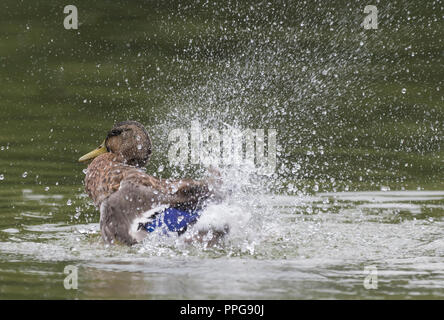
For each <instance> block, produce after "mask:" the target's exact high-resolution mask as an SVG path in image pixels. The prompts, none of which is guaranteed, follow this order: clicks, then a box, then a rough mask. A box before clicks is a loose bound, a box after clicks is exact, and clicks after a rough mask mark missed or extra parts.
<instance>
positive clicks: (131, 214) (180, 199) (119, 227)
mask: <svg viewBox="0 0 444 320" xmlns="http://www.w3.org/2000/svg"><path fill="white" fill-rule="evenodd" d="M151 154H152V142H151V138H150V136H149V134H148V132H147V130H146V128H145V127H144V126H143V125H142V124H141V123H139V122H137V121H132V120H131V121H122V122H118V123H116V124H115V125H114V126H113V127H112V128H111V130H110V131H108V133H107V135H106V138H105V140H104V141H103V143H102V144H101V145H100V146H99V147H97V148H96V149H94V150H92V151H91V152H89V153H87V154H85V155H83V156H82V157H80V158H79V162H82V163H85V162H90V163H89V165H88V167H87V169H86V175H85V181H84V185H85V191H86V193H87V194H88V196H89V197H90V198H91V200H92V201H93V203H94V205H95V206H96V207H97V208H98V209H99V211H100V233H101V237H102V239H103V240H104V242H105V243H106V244H126V245H129V246H132V245H134V244H137V243H140V242H142V241H143V240H144V239H145V238H147V236H148V235H149V234H150V233H152V232H154V231H156V230H160V231H159V232H160V234H167V235H168V234H171V233H173V234H176V233H177V235H178V236H180V235H182V234H184V233H185V232H186V231H187V229H188V228H189V227H190V226H191V225H193V224H195V223H196V222H197V221H198V219H199V217H200V214H201V212H202V209H203V207H204V206H205V204H206V203H208V201H209V200H210V199H211V198H215V197H216V192H215V190H216V184H215V181H216V180H217V179H214V178H211V179H206V180H194V179H190V178H184V179H179V180H171V179H160V178H156V177H154V176H151V175H149V174H148V173H147V171H146V168H145V166H146V165H147V163H148V162H149V159H150V157H151ZM223 233H225V231H222V232H215V233H212V234H214V235H215V237H216V236H217V237H220V236H221V235H222V234H223ZM198 237H199V238H200V239H202V238H203V234H202V233H199V234H198Z"/></svg>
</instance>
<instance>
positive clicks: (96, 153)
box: [79, 141, 108, 162]
mask: <svg viewBox="0 0 444 320" xmlns="http://www.w3.org/2000/svg"><path fill="white" fill-rule="evenodd" d="M105 152H108V150H107V149H106V147H105V141H103V143H102V144H101V145H100V146H98V147H97V149H94V150H93V151H91V152H88V153H87V154H85V155H84V156H82V157H80V158H79V162H85V161H88V160H91V159H94V158H95V157H97V156H100V155H101V154H103V153H105Z"/></svg>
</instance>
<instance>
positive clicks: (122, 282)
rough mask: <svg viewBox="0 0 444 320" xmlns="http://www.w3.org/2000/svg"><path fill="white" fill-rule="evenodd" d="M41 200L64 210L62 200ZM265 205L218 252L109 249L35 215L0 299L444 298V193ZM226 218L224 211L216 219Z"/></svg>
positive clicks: (9, 248)
mask: <svg viewBox="0 0 444 320" xmlns="http://www.w3.org/2000/svg"><path fill="white" fill-rule="evenodd" d="M25 194H27V195H26V196H27V197H29V196H30V194H32V193H31V192H25ZM31 198H32V199H33V200H34V201H48V203H51V202H52V201H56V202H59V203H60V202H61V203H65V199H64V197H63V196H61V195H55V196H49V195H47V196H43V195H39V194H34V195H33V196H32V197H31ZM255 202H257V206H256V207H255V208H254V211H255V213H254V214H252V215H251V217H249V220H248V221H244V222H242V221H241V220H239V219H232V218H233V217H234V216H233V213H231V214H230V215H229V216H228V217H229V218H230V219H229V220H228V221H229V223H230V226H231V227H232V231H231V234H230V236H229V237H228V238H227V239H226V240H225V244H224V245H223V246H222V247H217V248H205V247H202V246H201V245H196V244H195V245H185V244H184V243H181V241H180V238H179V239H170V240H171V241H161V242H155V240H154V239H153V240H151V239H150V240H149V241H147V242H146V243H144V244H140V245H137V246H134V247H132V248H127V247H118V246H114V247H107V246H105V245H104V244H103V243H102V242H101V240H100V236H99V230H98V225H97V223H86V224H76V225H67V224H66V223H63V222H59V223H44V220H45V219H43V220H42V217H40V216H39V215H34V216H27V218H28V219H32V220H26V221H27V222H26V223H23V224H21V227H20V229H17V228H4V229H2V230H1V231H0V233H1V238H2V242H1V243H0V258H1V259H0V260H1V261H3V262H2V264H1V265H0V273H1V274H2V279H3V282H4V283H6V284H7V285H5V286H2V288H1V289H0V294H1V296H2V297H25V298H31V297H34V298H35V297H40V294H41V290H42V287H45V286H47V285H48V283H47V282H48V281H49V283H53V284H54V286H55V287H57V288H58V289H51V291H50V292H49V293H48V296H46V297H58V298H62V297H78V298H87V297H90V298H179V299H180V298H228V299H230V298H276V299H293V298H300V299H309V298H415V297H428V298H440V297H441V298H443V297H444V295H443V291H442V283H443V281H444V262H443V260H442V257H443V255H444V241H443V239H442V228H443V216H444V192H443V191H433V192H428V191H396V192H395V191H391V192H340V193H321V194H317V195H314V196H307V197H297V196H282V195H281V196H261V197H258V199H256V200H255ZM218 206H220V207H219V209H218ZM233 206H234V208H235V209H233V210H234V211H236V210H237V209H238V207H237V205H236V204H233ZM259 208H262V209H259ZM70 209H71V210H74V208H70ZM218 210H219V211H218ZM226 210H227V206H226V205H225V204H224V205H216V206H215V207H213V208H212V211H213V212H209V213H208V215H209V216H211V214H214V212H216V211H218V214H219V215H222V216H223V215H224V214H226V213H225V212H226ZM258 210H260V211H258ZM236 212H237V211H236ZM72 214H75V213H72ZM239 218H240V217H239ZM207 220H208V219H207ZM210 220H211V219H210ZM31 221H32V222H31ZM214 223H217V221H216V222H214ZM242 223H245V225H244V226H243V227H242V228H241V227H238V228H236V225H239V224H240V225H242ZM6 261H7V262H6ZM36 263H37V264H39V267H38V268H36V266H35V264H36ZM67 264H73V265H76V266H78V267H79V289H78V290H77V291H76V292H72V291H66V290H64V289H63V282H62V280H63V278H64V274H63V268H64V266H65V265H67ZM366 266H376V267H377V270H378V280H379V282H378V289H377V290H367V289H365V288H364V286H363V281H364V278H365V276H366V274H365V273H364V268H365V267H366ZM16 272H19V273H20V274H22V275H23V277H25V278H27V279H29V281H30V283H32V285H30V286H29V287H27V286H26V284H25V287H26V288H27V289H26V290H22V291H20V292H17V291H15V289H14V286H12V285H8V279H9V277H12V278H13V277H15V276H13V274H14V273H16ZM59 287H60V288H59Z"/></svg>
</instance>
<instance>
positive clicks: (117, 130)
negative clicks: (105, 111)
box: [108, 129, 123, 138]
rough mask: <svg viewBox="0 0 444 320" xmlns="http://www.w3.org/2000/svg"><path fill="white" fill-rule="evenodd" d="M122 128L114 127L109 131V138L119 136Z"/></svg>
mask: <svg viewBox="0 0 444 320" xmlns="http://www.w3.org/2000/svg"><path fill="white" fill-rule="evenodd" d="M122 131H123V130H122V129H112V130H111V131H110V132H108V138H110V137H114V136H118V135H120V134H121V133H122Z"/></svg>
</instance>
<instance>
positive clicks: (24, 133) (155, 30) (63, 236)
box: [0, 0, 444, 299]
mask: <svg viewBox="0 0 444 320" xmlns="http://www.w3.org/2000/svg"><path fill="white" fill-rule="evenodd" d="M65 5H66V3H65V2H63V1H58V0H56V1H49V0H47V1H16V0H2V2H1V4H0V9H1V10H0V81H1V86H0V121H1V122H0V123H1V126H0V299H13V298H25V299H38V298H48V299H50V298H57V299H65V298H68V299H73V298H80V299H83V298H93V299H95V298H99V299H100V298H104V299H108V298H134V299H147V298H148V299H158V298H161V299H182V298H187V299H192V298H193V299H194V298H204V299H206V298H209V299H212V298H216V299H221V298H223V299H237V298H240V299H243V298H246V299H248V298H259V299H261V298H270V299H324V298H325V299H374V298H382V299H423V298H429V299H443V298H444V240H443V234H444V225H443V224H444V220H443V217H444V170H443V168H444V151H443V150H444V149H443V147H444V143H443V141H444V140H443V138H444V103H443V101H444V99H443V95H442V81H443V74H444V64H443V63H442V58H443V52H444V50H443V49H444V48H443V44H442V39H443V38H444V25H443V23H444V22H443V19H442V3H441V2H440V1H427V2H419V1H390V2H389V3H385V2H384V3H380V4H377V7H378V19H379V20H378V21H379V24H378V29H376V30H364V29H363V27H362V25H361V23H362V21H363V19H364V17H365V14H364V6H363V4H362V2H361V1H341V0H340V1H328V4H327V3H325V2H324V1H306V2H305V3H302V2H297V1H294V3H293V2H285V3H284V2H283V3H278V2H276V3H275V2H273V3H271V2H267V1H263V2H259V1H251V2H248V1H227V2H225V3H213V2H205V1H169V2H168V3H166V2H165V1H163V0H162V1H160V0H159V1H149V2H147V1H131V2H130V3H128V2H127V1H111V0H109V1H107V0H103V1H94V2H89V3H88V7H83V5H80V4H79V5H78V11H79V22H80V25H79V29H78V30H65V29H64V27H63V19H64V17H65V14H64V13H63V8H64V6H65ZM127 119H132V120H137V121H139V122H141V123H143V124H144V125H145V126H146V127H147V130H148V132H149V134H150V135H151V137H152V140H153V145H154V151H153V156H152V159H151V161H150V163H149V164H148V166H147V172H148V173H150V174H152V175H155V176H157V177H162V178H165V177H174V178H179V177H184V176H187V177H194V178H201V177H202V176H203V175H204V174H205V171H206V168H205V166H203V165H187V166H184V167H177V166H172V165H170V164H169V162H168V149H169V141H168V135H169V133H170V132H171V131H172V130H173V129H177V128H184V129H186V130H189V128H190V123H191V121H193V120H198V121H199V122H200V124H201V125H202V127H205V128H215V129H217V130H222V129H224V128H227V126H228V127H233V128H238V129H248V128H249V129H263V130H265V132H267V130H269V129H275V130H276V132H277V143H278V148H277V166H276V169H275V171H274V173H273V174H270V175H268V176H265V177H258V176H255V175H251V174H250V173H248V172H245V171H243V170H242V169H239V170H237V171H236V170H232V169H233V168H228V169H224V168H221V170H222V174H223V179H224V183H225V185H227V186H228V187H229V188H230V190H232V191H233V190H234V191H235V192H232V193H231V195H230V196H228V197H227V198H226V199H225V200H224V201H223V202H222V203H220V204H217V205H211V206H210V207H208V208H207V209H206V211H205V219H206V221H207V222H208V221H209V222H210V223H212V224H221V223H228V224H229V225H230V228H231V232H230V234H229V236H228V237H227V238H226V239H225V243H224V244H223V246H221V247H216V248H209V247H205V246H202V245H197V244H191V245H186V244H185V243H183V240H182V239H181V238H177V239H176V238H168V239H158V238H157V237H153V238H150V239H147V241H146V242H144V243H143V244H139V245H137V246H134V247H132V248H127V247H121V246H111V247H107V246H105V245H104V244H103V243H102V241H101V238H100V233H99V231H98V222H99V214H98V212H97V209H96V208H94V206H93V205H92V204H91V202H90V200H89V199H88V197H87V196H86V195H85V194H84V190H83V189H84V186H83V179H84V172H83V170H84V169H85V166H84V165H82V164H79V163H77V159H78V158H79V157H80V156H81V155H83V154H84V153H86V152H88V151H90V150H91V149H92V148H94V147H96V146H97V145H98V144H99V143H101V142H102V141H103V138H104V137H105V135H106V132H107V131H108V130H109V129H110V128H111V127H112V125H113V124H114V123H115V122H116V121H121V120H127ZM196 227H198V226H196ZM68 265H72V266H76V267H77V268H78V277H79V279H78V281H79V282H78V289H77V290H66V289H65V288H64V286H63V280H64V278H65V276H66V274H64V273H63V271H64V268H65V267H66V266H68ZM369 270H373V271H372V272H374V271H376V272H377V279H378V288H377V289H366V286H365V281H366V279H368V278H367V277H368V276H369ZM372 274H373V275H374V273H372ZM373 279H374V278H373ZM367 287H368V286H367Z"/></svg>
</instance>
